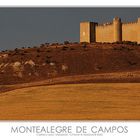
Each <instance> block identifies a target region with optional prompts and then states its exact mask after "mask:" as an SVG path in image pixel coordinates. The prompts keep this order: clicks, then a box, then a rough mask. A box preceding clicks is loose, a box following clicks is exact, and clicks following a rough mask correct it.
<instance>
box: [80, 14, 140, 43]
mask: <svg viewBox="0 0 140 140" xmlns="http://www.w3.org/2000/svg"><path fill="white" fill-rule="evenodd" d="M121 41H132V42H137V43H140V18H138V20H137V21H136V22H130V23H122V22H121V19H120V18H118V17H115V18H114V19H113V22H111V23H105V24H102V25H100V24H98V23H96V22H81V23H80V42H89V43H91V42H121Z"/></svg>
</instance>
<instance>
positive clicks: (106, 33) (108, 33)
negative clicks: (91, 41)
mask: <svg viewBox="0 0 140 140" xmlns="http://www.w3.org/2000/svg"><path fill="white" fill-rule="evenodd" d="M95 34H96V42H113V41H114V38H113V24H110V25H98V26H96V30H95Z"/></svg>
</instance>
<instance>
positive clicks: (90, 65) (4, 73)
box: [0, 43, 140, 85]
mask: <svg viewBox="0 0 140 140" xmlns="http://www.w3.org/2000/svg"><path fill="white" fill-rule="evenodd" d="M139 70H140V46H138V45H127V44H101V43H93V44H88V45H86V47H83V45H82V44H74V43H73V44H67V45H64V44H62V45H58V44H56V45H49V46H48V45H45V44H44V45H41V46H39V47H33V48H22V49H15V50H14V51H6V52H1V53H0V85H4V84H17V83H25V82H33V81H41V80H46V79H51V78H56V77H64V76H72V75H88V74H103V73H104V74H105V73H118V72H131V73H132V74H133V72H135V71H139ZM132 76H133V75H132ZM134 78H135V77H134ZM139 81H140V78H139V79H137V82H139ZM126 82H128V81H126ZM129 82H131V80H130V81H129Z"/></svg>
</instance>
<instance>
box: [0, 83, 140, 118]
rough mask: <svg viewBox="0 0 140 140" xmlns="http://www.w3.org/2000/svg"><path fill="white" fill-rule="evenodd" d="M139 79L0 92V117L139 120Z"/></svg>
mask: <svg viewBox="0 0 140 140" xmlns="http://www.w3.org/2000/svg"><path fill="white" fill-rule="evenodd" d="M139 91H140V84H139V83H104V84H102V83H98V84H67V85H65V84H63V85H52V86H37V87H30V88H29V87H28V88H22V89H17V90H13V91H9V92H5V93H1V95H0V119H1V120H99V119H100V120H101V119H102V120H104V119H106V120H114V119H116V120H134V119H135V120H139V119H140V92H139Z"/></svg>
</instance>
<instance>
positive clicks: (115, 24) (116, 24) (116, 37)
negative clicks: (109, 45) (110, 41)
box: [113, 17, 122, 42]
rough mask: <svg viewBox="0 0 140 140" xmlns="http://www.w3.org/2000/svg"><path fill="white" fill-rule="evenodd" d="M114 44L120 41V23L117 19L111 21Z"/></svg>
mask: <svg viewBox="0 0 140 140" xmlns="http://www.w3.org/2000/svg"><path fill="white" fill-rule="evenodd" d="M113 31H114V33H113V34H114V42H117V41H119V42H121V41H122V23H121V19H120V18H119V17H115V18H114V19H113Z"/></svg>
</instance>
